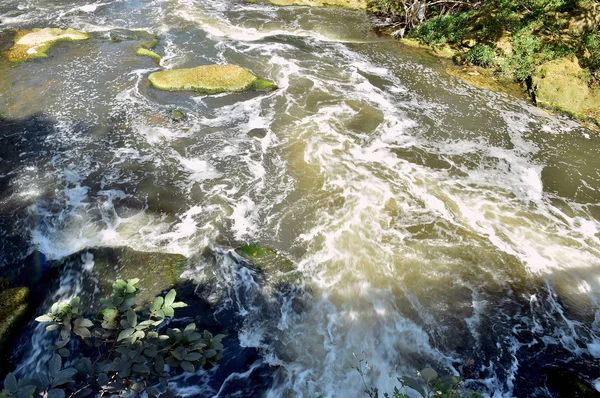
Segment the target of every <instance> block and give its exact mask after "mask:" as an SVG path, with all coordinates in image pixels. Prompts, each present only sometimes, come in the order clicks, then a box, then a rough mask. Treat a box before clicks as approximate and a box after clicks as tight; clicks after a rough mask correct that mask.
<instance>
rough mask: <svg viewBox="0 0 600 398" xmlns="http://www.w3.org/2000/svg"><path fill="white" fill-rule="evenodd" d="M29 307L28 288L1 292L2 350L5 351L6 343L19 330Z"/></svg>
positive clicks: (0, 345)
mask: <svg viewBox="0 0 600 398" xmlns="http://www.w3.org/2000/svg"><path fill="white" fill-rule="evenodd" d="M28 309H29V289H28V288H26V287H16V288H12V289H5V290H3V291H2V293H0V352H3V351H4V349H5V348H6V344H7V343H8V342H9V340H10V339H11V338H12V337H13V336H14V335H15V334H16V332H18V330H17V329H18V327H19V325H20V324H21V321H22V320H23V318H24V316H25V314H26V313H27V310H28Z"/></svg>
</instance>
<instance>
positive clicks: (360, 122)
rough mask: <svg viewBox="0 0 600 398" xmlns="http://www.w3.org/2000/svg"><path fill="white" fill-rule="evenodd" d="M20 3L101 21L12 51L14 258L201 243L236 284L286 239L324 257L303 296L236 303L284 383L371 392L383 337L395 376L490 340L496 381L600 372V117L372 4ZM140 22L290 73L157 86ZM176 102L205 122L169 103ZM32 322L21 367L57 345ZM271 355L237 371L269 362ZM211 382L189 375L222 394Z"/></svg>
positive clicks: (255, 344)
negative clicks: (84, 35)
mask: <svg viewBox="0 0 600 398" xmlns="http://www.w3.org/2000/svg"><path fill="white" fill-rule="evenodd" d="M0 21H1V25H0V26H1V27H3V28H31V27H45V26H59V27H73V28H77V29H82V30H85V31H88V32H91V33H92V38H91V39H90V40H87V41H85V42H76V43H75V42H73V43H61V44H59V45H57V46H56V47H55V48H53V49H52V50H51V51H50V55H51V56H50V57H49V58H47V59H43V60H38V61H35V62H28V63H23V64H20V65H17V66H11V65H8V63H7V62H6V61H5V60H2V61H0V77H1V78H0V116H1V117H2V118H3V119H2V121H1V122H2V124H0V158H1V162H2V164H0V188H1V189H2V191H0V227H1V230H0V250H1V253H0V266H3V267H5V268H6V267H9V266H10V264H15V263H18V261H19V259H21V258H25V257H26V256H27V255H28V254H30V253H31V251H32V250H33V249H34V248H37V249H38V250H39V251H40V252H42V253H44V255H45V256H46V257H47V258H48V259H50V260H53V259H61V258H63V257H65V256H68V255H70V254H72V253H75V252H78V251H79V250H81V249H83V248H86V247H93V246H123V245H127V246H129V247H132V248H134V249H136V250H140V251H162V252H170V253H181V254H184V255H186V256H188V257H189V258H190V259H191V260H190V267H189V269H188V270H187V272H186V275H187V276H188V277H189V278H190V279H191V280H194V281H197V282H201V281H202V280H204V278H205V277H206V274H207V273H209V272H210V273H212V274H215V273H216V274H217V275H218V278H219V283H220V286H222V287H223V292H224V293H223V294H226V295H229V296H230V298H231V299H230V300H229V301H228V302H229V303H231V302H237V301H239V300H240V294H239V293H240V290H244V291H246V293H247V292H250V291H252V290H253V289H260V288H259V287H258V286H255V285H254V284H253V281H252V278H251V277H249V275H248V273H247V272H243V271H242V270H240V269H238V268H236V264H235V262H233V261H232V260H231V256H230V255H229V254H228V253H229V250H230V248H232V247H236V246H237V245H239V244H240V243H243V242H247V241H257V242H261V243H262V244H265V245H268V246H270V247H273V248H275V249H277V250H279V251H281V252H282V253H285V254H286V255H287V256H288V257H290V258H291V259H293V260H294V261H295V262H296V263H297V264H298V267H299V269H300V270H301V272H302V274H303V283H304V284H305V287H306V289H305V291H306V292H307V293H306V294H305V295H306V296H307V297H305V298H304V299H303V300H304V307H303V309H302V310H297V309H296V310H295V309H294V308H292V307H293V306H292V305H291V304H290V302H289V301H288V302H286V301H285V300H284V302H283V303H281V302H277V303H278V305H276V306H275V307H273V303H271V304H270V306H269V308H270V309H271V310H270V311H266V312H265V311H264V309H263V308H261V307H260V306H259V305H258V304H257V302H253V301H252V300H250V303H249V304H248V303H242V302H241V301H240V302H239V303H238V304H237V305H238V307H236V308H237V311H238V312H239V314H238V315H239V316H240V317H241V318H240V319H241V322H240V323H239V324H238V326H239V327H238V330H237V333H238V334H237V339H238V342H237V343H236V344H239V346H241V347H250V348H255V349H257V352H258V353H259V354H260V356H261V358H262V362H261V363H263V364H266V365H269V369H271V370H272V372H271V373H270V376H268V386H267V388H266V389H264V391H263V392H262V393H264V394H265V395H266V396H269V397H279V396H288V397H293V396H306V397H315V396H317V395H319V394H323V395H324V396H329V397H359V396H362V393H361V391H362V388H363V387H362V382H361V380H360V377H358V374H357V373H356V372H355V371H352V370H351V367H352V366H354V365H356V360H355V358H354V356H353V353H357V354H359V353H361V352H362V353H363V356H364V357H365V358H366V359H367V360H368V361H369V363H370V364H371V365H372V367H373V370H372V371H371V372H369V373H368V376H367V382H368V383H369V384H370V385H372V386H374V387H378V388H379V389H380V390H381V391H390V390H391V389H392V387H393V386H394V385H397V384H398V382H397V380H396V377H397V376H399V375H405V374H410V373H412V372H414V371H415V370H417V369H420V368H422V367H425V366H433V367H435V368H436V369H438V370H440V371H441V372H443V373H454V374H458V373H460V372H463V371H464V366H463V365H464V363H465V362H468V361H471V363H473V365H472V366H470V368H471V370H472V371H471V372H468V373H470V377H472V380H469V381H468V386H469V387H471V388H473V389H477V390H479V391H481V392H482V393H484V394H485V395H488V396H494V397H512V396H549V395H550V392H549V391H547V389H546V384H545V378H546V370H547V369H550V368H551V367H553V366H560V367H563V368H569V369H571V370H574V371H575V372H578V373H580V374H582V375H584V376H585V377H586V378H588V379H589V380H594V379H596V378H598V377H600V374H599V373H598V358H599V357H600V340H599V339H598V335H599V334H600V312H598V311H599V309H600V276H599V275H600V274H599V273H598V269H599V265H600V260H599V258H600V257H599V253H600V239H599V237H600V235H599V233H600V231H599V228H600V221H599V220H600V203H599V199H600V173H599V171H598V170H600V142H599V141H598V139H597V138H596V137H595V136H593V134H592V133H591V132H590V131H586V130H585V129H584V128H582V127H580V126H578V125H577V124H575V123H573V122H571V121H568V120H566V119H561V118H557V117H552V116H549V115H548V114H546V113H545V112H543V111H541V110H539V109H536V108H534V107H532V106H530V105H528V104H527V103H525V102H523V101H521V100H518V99H515V98H512V97H510V96H508V95H505V94H499V93H493V92H489V91H486V90H482V89H478V88H473V87H470V86H467V85H465V84H463V83H461V82H459V81H457V80H455V79H454V78H452V77H450V76H448V75H446V74H445V73H444V72H443V70H442V69H441V68H440V67H439V66H438V64H437V63H436V62H435V60H432V59H428V58H423V57H422V56H421V55H418V54H415V53H413V52H410V51H407V50H406V49H403V48H402V47H400V46H399V45H398V44H396V43H394V42H392V41H390V40H389V39H385V38H378V37H376V36H375V35H374V34H373V33H372V32H371V31H370V28H369V21H368V19H367V17H366V16H364V15H363V14H362V13H354V12H347V11H341V10H324V9H323V10H321V9H318V10H317V9H307V8H301V7H292V8H277V7H274V6H270V5H266V4H261V3H247V2H245V1H242V0H147V1H145V0H106V1H102V2H96V3H88V2H86V1H85V0H78V1H70V0H69V1H66V0H1V1H0ZM118 28H120V29H145V30H147V31H150V32H153V33H156V34H157V35H158V36H159V38H160V44H159V46H158V47H157V52H159V53H161V54H164V55H165V57H164V58H163V60H162V61H161V66H162V67H165V68H174V67H191V66H197V65H202V64H209V63H235V64H239V65H241V66H243V67H245V68H247V69H249V70H252V71H253V72H254V73H255V74H257V75H259V76H261V77H264V78H268V79H271V80H274V81H275V82H276V83H277V84H278V85H279V86H280V89H279V90H277V91H274V92H272V93H244V94H232V95H219V96H200V95H194V94H190V93H176V94H175V93H164V92H158V91H156V90H153V89H151V88H149V86H148V84H147V81H146V76H147V75H148V74H149V73H151V72H152V71H154V70H157V66H156V65H155V64H153V61H152V60H150V59H146V58H142V57H136V56H134V55H133V50H135V44H134V43H131V42H127V41H124V42H121V43H114V42H111V41H110V40H109V35H110V32H111V31H112V30H114V29H118ZM173 109H180V110H183V111H184V112H185V113H186V115H187V118H186V120H185V121H183V122H177V123H176V122H173V121H172V120H170V117H169V112H170V111H171V110H173ZM257 129H259V130H257ZM257 131H258V132H259V133H261V134H255V133H256V132H257ZM249 132H251V134H248V133H249ZM263 134H264V137H263V138H260V137H261V136H262V135H263ZM257 135H258V136H257ZM207 247H211V248H212V249H213V251H214V253H215V258H216V262H214V263H212V264H211V263H209V262H207V261H205V260H203V257H202V253H203V251H204V250H205V249H206V248H207ZM83 262H84V265H85V266H84V267H83V270H81V269H80V270H73V269H69V268H67V269H65V270H64V271H63V274H62V275H61V276H60V278H61V289H60V290H59V291H57V292H56V293H54V296H53V298H54V299H59V298H67V297H70V296H72V295H73V294H76V293H77V289H79V288H80V286H79V285H80V283H81V282H80V281H81V278H85V277H86V273H85V272H86V271H85V270H86V269H88V268H90V267H93V260H92V259H90V258H86V259H84V261H83ZM279 304H281V305H279ZM28 330H29V332H27V333H31V334H33V340H31V339H30V340H29V341H33V343H34V344H32V346H31V347H30V348H31V349H29V350H28V351H27V350H25V352H24V354H22V358H21V359H20V363H21V364H20V365H19V366H20V368H21V370H25V369H32V367H34V366H37V367H38V368H39V366H40V365H39V364H40V363H41V362H40V360H39V359H36V358H37V357H39V356H40V355H42V353H41V352H40V349H39V346H41V345H43V340H44V338H45V334H44V332H43V328H38V329H31V328H30V329H28ZM225 356H227V353H225ZM36 364H37V365H36ZM258 368H259V367H258V366H257V365H256V366H255V365H252V366H251V367H249V368H248V369H247V370H245V371H243V372H242V371H239V372H237V373H235V374H233V375H231V376H230V377H228V378H227V379H226V380H225V381H223V380H221V381H219V383H223V384H226V383H234V384H239V385H243V384H244V383H246V384H248V383H256V380H257V378H258V379H260V377H258V376H257V375H256V374H254V375H253V372H255V371H256V372H258V370H257V369H258ZM261 369H263V371H264V366H263V367H262V368H261ZM475 373H477V377H475V375H474V374H475ZM199 377H200V379H197V380H204V381H206V380H207V379H210V377H211V375H210V373H209V374H203V373H201V374H199ZM265 377H267V376H265ZM467 378H469V375H467ZM197 380H196V382H194V383H190V382H186V379H184V378H180V379H177V380H174V381H173V382H174V383H177V385H178V386H179V387H180V392H181V393H182V394H187V395H199V394H205V395H215V394H217V392H218V390H219V386H218V385H217V386H216V387H212V390H203V387H202V385H201V383H200V384H197ZM233 390H235V389H233ZM233 390H232V389H230V390H228V391H233ZM223 391H225V389H221V393H219V394H218V395H219V396H232V395H234V394H233V393H231V392H229V393H226V392H223ZM240 391H244V389H243V388H241V387H240ZM245 391H247V390H245ZM261 391H262V390H261ZM262 393H261V394H262Z"/></svg>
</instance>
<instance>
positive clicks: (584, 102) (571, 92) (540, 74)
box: [532, 58, 600, 118]
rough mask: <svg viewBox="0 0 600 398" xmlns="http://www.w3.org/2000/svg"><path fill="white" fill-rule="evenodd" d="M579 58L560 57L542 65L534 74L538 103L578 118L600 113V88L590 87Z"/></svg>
mask: <svg viewBox="0 0 600 398" xmlns="http://www.w3.org/2000/svg"><path fill="white" fill-rule="evenodd" d="M583 76H584V70H583V69H582V68H581V67H580V66H579V63H578V61H577V58H560V59H556V60H553V61H550V62H546V63H545V64H542V65H540V66H539V67H538V68H537V69H536V70H535V73H534V74H533V76H532V86H533V92H534V94H535V99H536V101H537V103H538V105H541V106H544V107H548V108H551V109H557V110H560V111H564V112H566V113H569V114H570V115H572V116H575V117H577V118H585V117H596V118H597V117H599V116H600V89H593V88H590V87H589V86H588V84H587V82H586V81H585V79H584V77H583Z"/></svg>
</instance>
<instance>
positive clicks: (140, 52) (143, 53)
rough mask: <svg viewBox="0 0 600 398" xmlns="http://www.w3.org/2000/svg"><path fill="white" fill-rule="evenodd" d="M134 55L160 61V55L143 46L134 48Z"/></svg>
mask: <svg viewBox="0 0 600 398" xmlns="http://www.w3.org/2000/svg"><path fill="white" fill-rule="evenodd" d="M135 55H139V56H140V57H149V58H152V59H154V60H157V61H160V60H161V59H162V57H161V56H160V55H158V54H157V53H155V52H154V51H152V50H148V49H147V48H144V47H138V49H137V50H135Z"/></svg>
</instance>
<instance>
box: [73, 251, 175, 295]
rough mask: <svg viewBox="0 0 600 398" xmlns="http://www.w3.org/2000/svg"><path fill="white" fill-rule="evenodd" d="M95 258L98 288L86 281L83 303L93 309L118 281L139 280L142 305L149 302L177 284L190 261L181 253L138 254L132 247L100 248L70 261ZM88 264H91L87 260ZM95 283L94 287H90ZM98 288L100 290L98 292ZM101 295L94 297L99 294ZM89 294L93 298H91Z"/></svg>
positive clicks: (81, 253) (94, 270)
mask: <svg viewBox="0 0 600 398" xmlns="http://www.w3.org/2000/svg"><path fill="white" fill-rule="evenodd" d="M90 255H91V256H93V262H94V266H93V271H92V273H93V275H94V276H95V278H96V279H97V286H95V284H94V282H93V281H91V280H90V278H84V281H83V282H84V284H87V285H88V286H84V291H85V292H88V295H85V294H84V295H83V297H82V299H83V300H84V303H85V302H87V303H88V304H89V305H91V306H92V307H94V306H95V305H96V303H97V299H99V298H101V297H107V296H109V295H110V294H111V293H112V284H113V283H114V281H115V280H116V279H133V278H139V280H140V281H139V283H138V284H137V286H138V287H139V288H140V289H141V291H140V294H139V295H138V302H139V303H140V304H142V303H147V302H150V301H151V300H153V299H154V297H155V296H156V295H158V294H160V293H161V292H162V291H164V290H167V289H171V288H173V287H175V286H176V285H177V283H178V282H179V280H180V276H181V274H182V272H183V271H184V269H185V267H186V265H187V258H186V257H185V256H183V255H180V254H169V253H156V252H139V251H136V250H133V249H131V248H129V247H101V248H92V249H87V250H83V251H81V252H79V253H77V254H76V255H74V256H72V257H71V259H72V260H73V259H77V260H78V261H81V260H80V259H83V260H85V259H86V256H90ZM88 262H89V261H88ZM91 284H94V286H91ZM96 288H97V289H96ZM98 290H99V294H95V293H96V292H98ZM89 293H91V294H92V297H89Z"/></svg>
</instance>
